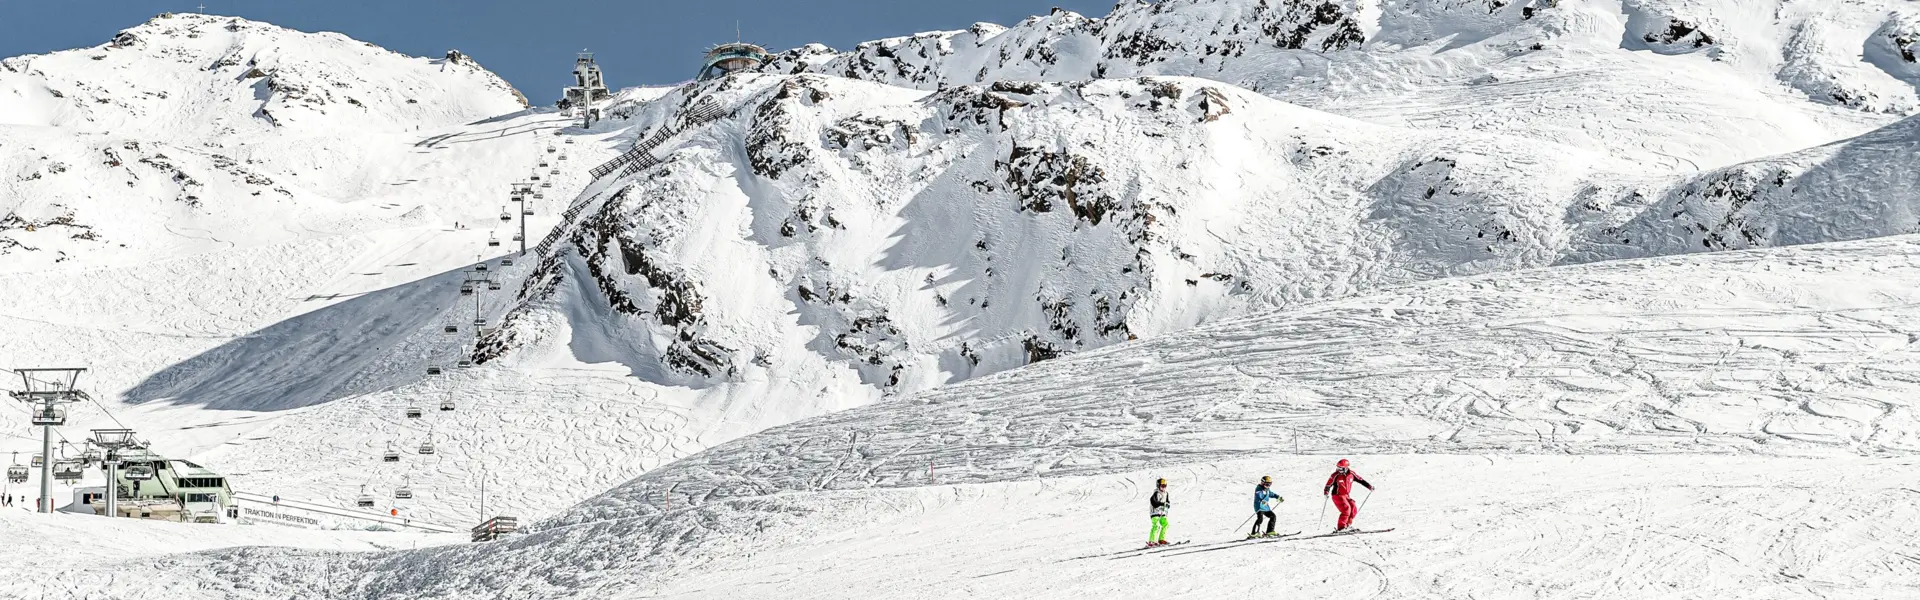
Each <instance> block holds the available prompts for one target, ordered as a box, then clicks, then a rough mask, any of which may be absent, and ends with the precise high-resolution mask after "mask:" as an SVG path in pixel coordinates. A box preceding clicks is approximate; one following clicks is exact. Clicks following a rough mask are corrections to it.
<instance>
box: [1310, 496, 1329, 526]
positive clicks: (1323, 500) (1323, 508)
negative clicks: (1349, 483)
mask: <svg viewBox="0 0 1920 600" xmlns="http://www.w3.org/2000/svg"><path fill="white" fill-rule="evenodd" d="M1326 520H1327V496H1325V495H1322V496H1320V518H1318V519H1314V520H1313V524H1314V525H1319V524H1321V523H1323V522H1325V521H1326Z"/></svg>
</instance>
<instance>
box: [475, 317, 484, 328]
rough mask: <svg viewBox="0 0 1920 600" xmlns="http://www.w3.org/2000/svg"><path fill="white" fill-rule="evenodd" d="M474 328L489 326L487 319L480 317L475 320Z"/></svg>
mask: <svg viewBox="0 0 1920 600" xmlns="http://www.w3.org/2000/svg"><path fill="white" fill-rule="evenodd" d="M473 326H474V327H486V326H487V318H486V317H480V318H477V319H474V320H473Z"/></svg>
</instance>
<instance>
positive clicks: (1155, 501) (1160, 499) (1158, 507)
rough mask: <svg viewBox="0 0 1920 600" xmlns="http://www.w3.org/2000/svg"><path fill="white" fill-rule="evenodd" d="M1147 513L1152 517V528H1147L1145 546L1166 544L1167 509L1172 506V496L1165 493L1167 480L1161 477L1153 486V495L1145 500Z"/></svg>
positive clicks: (1152, 546)
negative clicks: (1147, 507) (1147, 508)
mask: <svg viewBox="0 0 1920 600" xmlns="http://www.w3.org/2000/svg"><path fill="white" fill-rule="evenodd" d="M1147 505H1148V506H1149V511H1148V514H1149V516H1151V517H1153V529H1149V530H1147V547H1148V548H1154V547H1158V546H1165V545H1167V509H1170V508H1173V496H1170V495H1168V494H1167V480H1166V479H1164V478H1163V479H1161V480H1160V482H1159V483H1158V485H1156V486H1154V490H1153V497H1151V498H1149V499H1148V500H1147Z"/></svg>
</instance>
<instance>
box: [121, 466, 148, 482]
mask: <svg viewBox="0 0 1920 600" xmlns="http://www.w3.org/2000/svg"><path fill="white" fill-rule="evenodd" d="M123 473H124V474H125V476H126V478H127V481H146V480H149V479H153V466H151V465H133V466H130V467H127V470H126V471H124V472H123Z"/></svg>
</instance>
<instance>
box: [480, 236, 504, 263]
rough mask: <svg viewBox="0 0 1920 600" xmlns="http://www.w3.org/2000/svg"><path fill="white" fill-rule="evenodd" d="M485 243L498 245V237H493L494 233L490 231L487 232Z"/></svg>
mask: <svg viewBox="0 0 1920 600" xmlns="http://www.w3.org/2000/svg"><path fill="white" fill-rule="evenodd" d="M487 245H488V246H498V245H500V238H497V237H494V235H493V234H491V233H489V234H487ZM482 266H485V265H482ZM482 270H484V269H482Z"/></svg>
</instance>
